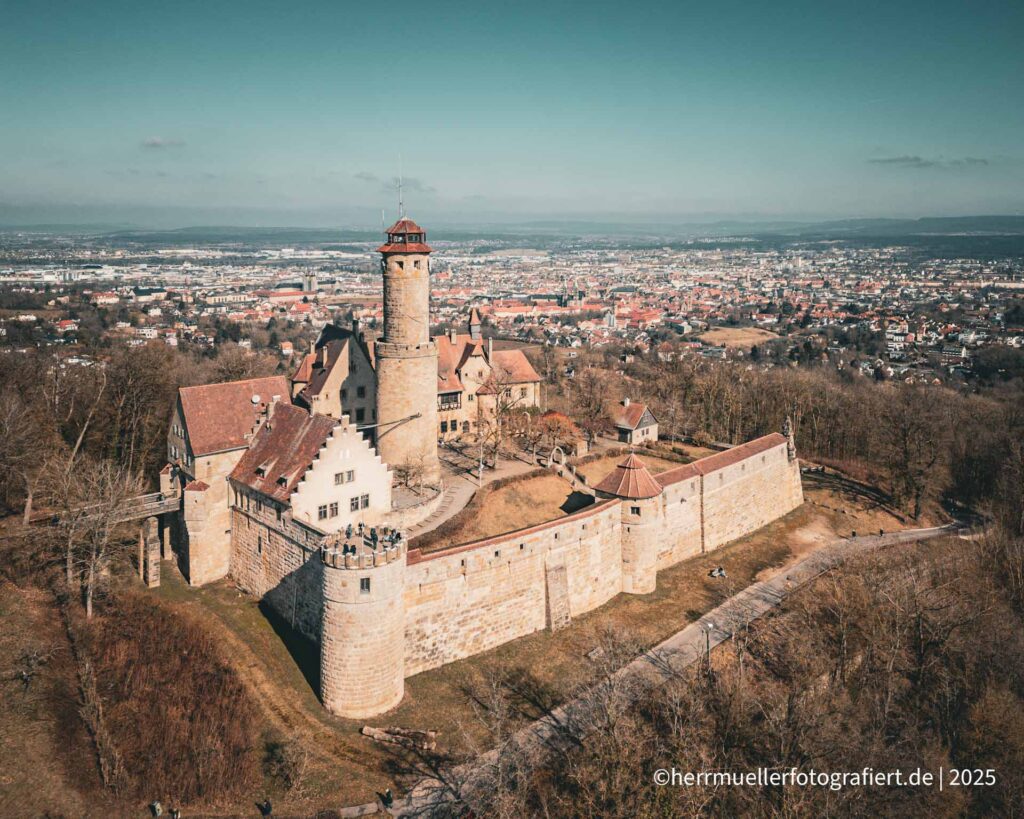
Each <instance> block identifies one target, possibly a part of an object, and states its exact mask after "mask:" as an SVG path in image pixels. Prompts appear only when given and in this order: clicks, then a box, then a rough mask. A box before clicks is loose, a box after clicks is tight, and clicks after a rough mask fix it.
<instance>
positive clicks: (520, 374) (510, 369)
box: [491, 350, 540, 384]
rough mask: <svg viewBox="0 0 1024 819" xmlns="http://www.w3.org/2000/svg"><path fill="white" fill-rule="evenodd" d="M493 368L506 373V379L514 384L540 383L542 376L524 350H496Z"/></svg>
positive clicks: (492, 363)
mask: <svg viewBox="0 0 1024 819" xmlns="http://www.w3.org/2000/svg"><path fill="white" fill-rule="evenodd" d="M493 355H494V360H493V361H492V362H491V365H492V366H493V367H498V368H500V369H502V370H504V372H505V374H506V375H505V378H506V380H507V381H508V382H509V383H512V384H529V383H531V382H534V381H540V376H539V375H538V374H537V371H536V370H535V369H534V368H533V365H532V364H531V363H530V359H528V358H527V357H526V354H525V353H524V352H523V351H522V350H495V351H494V353H493Z"/></svg>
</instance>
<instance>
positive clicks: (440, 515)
mask: <svg viewBox="0 0 1024 819" xmlns="http://www.w3.org/2000/svg"><path fill="white" fill-rule="evenodd" d="M459 490H460V487H459V485H458V484H456V483H455V482H454V481H448V482H447V483H446V484H445V487H444V495H443V496H442V498H441V503H440V505H439V506H438V507H437V509H436V510H435V511H434V512H433V513H432V514H431V515H430V516H429V517H428V518H426V519H425V520H421V521H420V522H419V523H417V524H416V525H415V526H413V527H412V528H411V529H409V531H408V533H407V535H408V537H409V539H410V540H411V539H412V538H414V537H416V536H417V535H422V534H423V533H424V532H429V531H430V530H431V529H434V528H436V527H438V526H440V525H441V524H442V523H444V522H445V521H446V520H448V518H450V517H452V516H453V515H454V514H455V513H456V512H458V511H459V510H460V509H461V508H462V507H463V506H465V505H466V503H467V502H468V498H466V499H465V500H462V503H461V505H459V506H457V507H456V506H455V504H456V503H457V502H458V500H459V499H460V496H461V495H463V494H466V493H465V492H460V491H459ZM468 494H469V496H470V497H472V495H473V488H472V487H471V486H470V487H469V493H468Z"/></svg>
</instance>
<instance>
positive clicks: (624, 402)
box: [622, 397, 629, 407]
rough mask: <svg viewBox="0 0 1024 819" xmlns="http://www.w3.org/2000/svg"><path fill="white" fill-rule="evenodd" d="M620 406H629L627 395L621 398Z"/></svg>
mask: <svg viewBox="0 0 1024 819" xmlns="http://www.w3.org/2000/svg"><path fill="white" fill-rule="evenodd" d="M622 406H624V407H628V406H629V398H628V397H626V398H623V399H622Z"/></svg>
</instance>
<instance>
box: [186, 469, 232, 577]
mask: <svg viewBox="0 0 1024 819" xmlns="http://www.w3.org/2000/svg"><path fill="white" fill-rule="evenodd" d="M244 452H245V450H244V449H233V450H229V451H225V452H215V453H213V454H212V455H204V456H202V457H199V458H196V459H195V463H193V464H192V468H191V469H189V468H188V467H185V466H184V465H183V466H181V470H182V473H183V480H185V481H187V480H189V479H190V478H195V479H196V480H199V481H202V482H203V483H205V484H206V485H207V487H208V488H207V489H206V490H205V492H204V495H203V499H202V506H203V510H202V512H201V513H198V512H197V513H196V516H194V517H193V519H192V521H191V522H190V521H188V520H186V522H185V527H184V531H183V532H182V533H181V534H183V535H184V542H181V541H179V542H178V543H177V544H175V546H176V550H177V551H178V555H179V566H180V568H181V571H182V574H184V575H185V577H186V578H188V582H189V583H190V584H191V585H193V586H202V585H204V584H206V583H212V582H213V581H215V580H220V579H221V578H222V577H226V576H227V575H228V572H229V571H230V568H231V564H230V555H231V509H230V503H229V501H230V497H229V495H230V493H229V492H228V480H227V476H228V475H229V474H230V473H231V470H232V469H234V468H235V467H236V466H237V465H238V461H239V460H240V459H241V457H242V454H243V453H244ZM200 514H201V517H202V520H201V525H200V526H198V527H197V526H196V523H197V522H198V516H199V515H200Z"/></svg>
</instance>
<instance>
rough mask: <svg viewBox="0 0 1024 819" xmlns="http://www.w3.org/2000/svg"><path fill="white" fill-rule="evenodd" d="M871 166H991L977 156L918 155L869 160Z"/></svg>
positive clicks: (989, 161)
mask: <svg viewBox="0 0 1024 819" xmlns="http://www.w3.org/2000/svg"><path fill="white" fill-rule="evenodd" d="M868 164H870V165H885V166H888V167H890V168H976V167H981V166H985V165H991V164H992V162H991V160H989V159H983V158H981V157H976V156H965V157H962V158H959V159H944V158H943V157H941V156H940V157H937V158H935V159H928V158H926V157H923V156H918V155H917V154H902V155H900V156H880V157H874V158H872V159H869V160H868Z"/></svg>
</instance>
